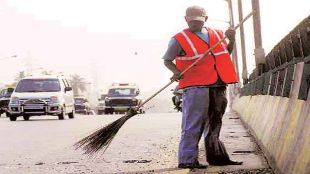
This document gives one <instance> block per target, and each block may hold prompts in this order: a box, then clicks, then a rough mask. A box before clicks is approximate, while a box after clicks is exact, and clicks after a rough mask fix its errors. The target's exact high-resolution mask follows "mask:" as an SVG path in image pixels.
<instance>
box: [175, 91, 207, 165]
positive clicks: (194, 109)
mask: <svg viewBox="0 0 310 174" xmlns="http://www.w3.org/2000/svg"><path fill="white" fill-rule="evenodd" d="M182 97H183V108H182V133H181V140H180V144H179V155H178V160H179V163H195V162H197V161H198V143H199V140H200V138H201V136H202V133H203V132H204V129H205V126H206V125H208V124H206V123H207V122H208V121H209V120H208V109H209V103H210V99H209V88H206V87H190V88H187V89H185V91H184V93H183V96H182Z"/></svg>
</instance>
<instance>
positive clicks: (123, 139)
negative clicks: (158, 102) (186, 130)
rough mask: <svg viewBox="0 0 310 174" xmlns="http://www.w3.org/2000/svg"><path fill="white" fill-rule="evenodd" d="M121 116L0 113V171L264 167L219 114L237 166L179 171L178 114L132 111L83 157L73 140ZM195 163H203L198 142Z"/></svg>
mask: <svg viewBox="0 0 310 174" xmlns="http://www.w3.org/2000/svg"><path fill="white" fill-rule="evenodd" d="M121 116H122V115H77V116H76V118H75V119H73V120H69V119H66V120H58V119H57V117H31V118H30V121H23V120H22V118H18V120H17V121H16V122H11V121H9V119H8V118H5V117H3V116H2V117H0V174H28V173H31V174H42V173H44V174H59V173H60V174H61V173H66V174H80V173H85V174H88V173H91V174H100V173H222V174H223V173H242V172H246V171H249V170H251V171H263V173H269V172H268V171H269V170H268V165H267V163H266V161H265V159H264V157H263V156H262V154H261V152H260V150H259V149H258V148H257V146H256V144H255V143H254V141H253V139H252V137H251V135H249V133H248V131H247V130H245V129H244V128H243V126H242V125H241V122H240V120H239V119H238V118H237V117H236V116H235V115H234V113H231V112H228V113H227V114H226V115H225V119H224V127H223V130H222V134H221V137H222V140H223V141H224V143H225V144H226V146H227V149H228V152H229V153H230V155H231V158H232V159H234V160H239V161H244V164H243V165H241V166H225V167H217V166H209V167H208V168H207V169H205V170H192V171H190V170H179V169H178V168H176V166H177V149H178V142H179V138H180V124H181V113H156V114H143V115H137V116H135V117H133V118H131V119H130V120H128V121H127V122H126V123H125V125H124V126H123V127H122V129H121V130H120V131H119V133H118V134H117V136H116V137H115V139H114V140H113V142H112V143H111V145H110V147H109V148H108V150H107V151H106V152H105V154H104V155H102V154H98V155H97V156H95V157H92V158H89V157H88V156H85V155H83V151H81V150H75V149H74V148H73V146H72V145H73V144H74V143H75V142H76V141H78V140H79V139H81V138H83V137H85V136H87V135H89V134H90V133H91V132H93V131H94V130H96V129H97V128H100V127H102V126H103V125H105V124H108V123H110V122H112V121H114V120H116V119H117V118H119V117H121ZM200 147H201V151H200V162H201V163H206V162H205V155H204V149H203V144H202V143H201V144H200Z"/></svg>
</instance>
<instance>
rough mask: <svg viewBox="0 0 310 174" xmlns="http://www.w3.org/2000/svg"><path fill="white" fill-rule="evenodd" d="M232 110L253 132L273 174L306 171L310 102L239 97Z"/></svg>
mask: <svg viewBox="0 0 310 174" xmlns="http://www.w3.org/2000/svg"><path fill="white" fill-rule="evenodd" d="M233 109H234V110H235V111H236V112H238V113H239V115H240V116H241V118H242V120H243V121H244V122H245V123H246V124H247V126H248V127H249V128H250V129H251V130H252V132H253V133H254V134H255V136H256V138H257V140H258V141H259V143H260V144H261V146H262V147H263V150H264V151H265V154H266V156H267V157H268V159H269V162H270V163H271V165H272V166H273V167H275V169H276V171H277V173H283V174H309V173H310V163H309V161H310V101H309V100H308V101H304V100H298V99H290V98H285V97H278V96H269V95H257V96H243V97H240V98H237V99H236V100H235V101H234V104H233Z"/></svg>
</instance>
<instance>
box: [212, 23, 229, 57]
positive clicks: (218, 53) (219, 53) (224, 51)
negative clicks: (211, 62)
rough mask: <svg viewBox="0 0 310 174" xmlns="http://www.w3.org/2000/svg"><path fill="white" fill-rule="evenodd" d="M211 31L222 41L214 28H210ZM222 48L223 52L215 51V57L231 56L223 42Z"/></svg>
mask: <svg viewBox="0 0 310 174" xmlns="http://www.w3.org/2000/svg"><path fill="white" fill-rule="evenodd" d="M209 29H210V30H212V31H213V33H214V34H215V36H216V37H217V40H218V41H219V40H221V39H222V38H221V37H220V36H219V34H218V33H217V31H215V30H214V29H213V28H209ZM221 46H222V48H223V51H218V52H215V51H213V54H214V55H215V56H218V55H222V54H229V52H228V50H227V49H226V46H225V44H224V43H223V42H221Z"/></svg>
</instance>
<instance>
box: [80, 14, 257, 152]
mask: <svg viewBox="0 0 310 174" xmlns="http://www.w3.org/2000/svg"><path fill="white" fill-rule="evenodd" d="M251 15H252V13H250V14H249V15H248V16H246V17H245V18H244V19H243V20H242V21H241V22H240V24H242V23H243V22H245V21H246V20H247V19H248V18H250V16H251ZM240 24H238V25H237V26H235V27H234V30H236V29H237V28H238V27H239V26H240ZM225 39H226V36H225V37H224V38H223V39H221V40H219V41H218V42H217V43H216V44H214V45H213V46H212V47H211V48H210V49H208V50H207V51H206V52H205V53H204V54H202V55H201V56H200V57H198V58H197V59H196V61H195V62H193V63H192V64H191V65H190V66H189V67H187V68H186V69H185V70H184V71H183V72H182V73H181V74H180V77H181V76H182V75H183V74H184V73H185V72H187V71H188V70H189V69H191V68H192V67H193V66H194V65H195V64H196V63H197V62H198V61H199V60H200V59H201V58H203V57H204V56H206V55H207V54H209V53H210V52H211V51H212V50H213V49H214V48H216V47H217V46H218V45H219V44H221V42H223V41H224V40H225ZM173 82H174V81H173V80H172V81H171V82H169V83H168V84H167V85H165V86H164V87H162V88H161V89H160V90H159V91H157V92H156V93H155V94H153V95H152V96H151V97H149V98H148V99H146V100H145V101H144V102H143V103H142V104H140V105H139V106H138V107H137V108H135V109H131V110H129V112H127V113H126V115H124V116H122V117H121V118H119V119H117V120H115V121H114V122H112V123H110V124H108V125H106V126H104V127H103V128H101V129H99V130H97V131H95V132H94V133H92V134H90V135H89V136H87V137H85V138H83V139H81V140H80V141H78V142H76V143H75V144H74V146H75V147H76V149H78V148H82V149H83V150H84V151H85V152H84V153H85V154H88V155H93V154H95V153H96V152H98V151H100V150H103V153H104V152H105V150H106V149H107V148H108V147H109V145H110V143H111V141H112V140H113V138H114V137H115V135H116V134H117V132H118V131H119V130H120V128H121V127H122V126H123V124H124V123H125V122H126V121H127V120H128V119H129V118H131V117H133V116H135V115H137V114H138V112H137V111H138V110H139V109H140V108H141V107H142V106H143V105H144V104H146V103H147V102H148V101H150V100H151V99H152V98H154V97H155V96H156V95H158V94H159V93H160V92H161V91H163V90H164V89H166V88H167V87H168V86H170V85H171V84H172V83H173Z"/></svg>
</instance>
